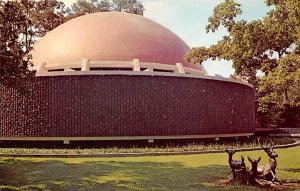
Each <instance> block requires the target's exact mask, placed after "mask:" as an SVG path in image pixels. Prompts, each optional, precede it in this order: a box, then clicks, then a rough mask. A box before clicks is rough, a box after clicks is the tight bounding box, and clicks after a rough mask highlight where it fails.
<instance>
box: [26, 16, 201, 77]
mask: <svg viewBox="0 0 300 191" xmlns="http://www.w3.org/2000/svg"><path fill="white" fill-rule="evenodd" d="M189 49H190V48H189V47H188V46H187V45H186V44H185V43H184V42H183V41H182V40H181V39H180V38H179V37H178V36H177V35H176V34H174V33H173V32H171V31H170V30H168V29H167V28H165V27H163V26H162V25H160V24H158V23H156V22H153V21H152V20H149V19H147V18H145V17H143V16H138V15H133V14H128V13H119V12H118V13H117V12H105V13H94V14H89V15H85V16H81V17H78V18H75V19H72V20H70V21H68V22H66V23H64V24H62V25H60V26H58V27H57V28H55V29H54V30H52V31H51V32H49V33H48V34H47V35H45V37H43V38H42V39H41V40H40V41H39V42H38V43H36V45H35V46H34V50H33V52H32V56H33V63H34V65H38V64H39V63H42V62H45V63H47V65H51V64H56V65H57V64H59V63H61V62H68V61H78V60H81V59H83V58H87V59H89V60H91V61H130V60H133V59H139V60H140V61H142V62H154V63H163V64H172V65H174V64H176V63H178V62H180V63H182V64H183V66H184V67H189V68H194V69H199V70H202V71H204V73H206V72H205V69H204V68H203V67H202V66H196V65H192V64H188V63H186V62H185V61H184V60H183V57H184V55H185V54H186V53H187V52H188V51H189Z"/></svg>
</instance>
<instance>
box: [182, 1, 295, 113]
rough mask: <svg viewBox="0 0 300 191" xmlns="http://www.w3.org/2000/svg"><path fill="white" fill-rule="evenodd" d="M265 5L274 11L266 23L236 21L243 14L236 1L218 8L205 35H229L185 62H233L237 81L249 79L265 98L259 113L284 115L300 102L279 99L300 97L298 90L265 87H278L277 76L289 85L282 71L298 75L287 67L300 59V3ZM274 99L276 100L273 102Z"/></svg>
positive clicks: (197, 49) (225, 2) (187, 56)
mask: <svg viewBox="0 0 300 191" xmlns="http://www.w3.org/2000/svg"><path fill="white" fill-rule="evenodd" d="M266 4H267V5H268V6H272V7H274V8H273V9H272V10H271V11H269V12H268V13H267V15H266V17H265V18H264V19H263V20H259V19H258V20H253V21H250V22H248V21H245V20H237V19H236V16H238V15H239V14H241V13H242V11H241V9H240V4H238V3H236V2H235V1H234V0H225V1H224V2H222V3H220V4H219V5H217V6H216V7H215V9H214V11H213V15H212V16H211V17H209V19H208V25H207V26H206V31H207V32H210V31H212V32H215V31H216V30H217V29H218V28H219V27H220V26H221V25H222V26H224V27H225V28H226V29H227V32H228V35H226V36H224V37H223V39H221V40H220V41H218V42H217V44H215V45H212V46H210V47H208V48H206V47H199V48H193V49H192V50H191V51H190V52H189V53H188V54H187V55H186V57H185V58H186V60H187V61H190V62H192V63H197V62H198V63H202V62H203V61H205V60H207V59H225V60H231V61H232V63H233V67H234V69H235V77H236V78H242V79H246V80H247V81H248V82H249V83H251V84H253V85H254V87H256V88H257V87H258V90H259V91H260V92H261V94H262V95H265V97H263V98H261V99H260V107H259V108H258V110H259V111H260V112H262V113H272V112H273V113H274V112H275V113H276V112H277V114H278V113H279V111H283V112H284V107H286V106H287V105H288V106H289V107H294V106H295V104H294V102H293V103H292V102H290V101H291V100H294V101H295V102H297V103H298V102H299V100H298V99H289V101H287V102H285V104H282V103H280V102H279V100H278V99H277V98H281V97H282V96H283V94H284V93H285V92H297V93H298V94H300V92H299V88H298V89H297V88H296V87H294V86H290V87H289V88H290V89H288V90H286V91H283V90H282V87H281V88H280V87H279V86H272V87H273V88H264V87H268V86H269V85H270V84H272V83H274V84H276V80H274V78H275V76H276V79H277V78H284V79H286V80H285V81H284V82H285V83H287V82H290V81H289V80H287V78H288V76H287V75H279V74H280V72H282V70H283V69H285V70H286V71H294V73H293V74H294V75H296V74H298V73H297V72H296V71H295V70H293V69H292V68H290V67H292V66H293V65H292V64H288V63H289V62H293V63H294V62H295V59H296V60H297V59H299V57H298V56H295V55H299V52H300V49H299V45H300V27H299V26H300V2H299V1H298V0H267V1H266ZM293 47H294V48H293ZM283 65H285V67H287V68H285V67H283ZM288 68H289V69H288ZM258 71H262V72H263V73H264V74H265V77H263V78H262V79H260V78H259V77H257V72H258ZM279 76H280V77H279ZM272 80H274V81H272ZM276 88H277V89H276ZM279 89H280V90H279ZM274 95H276V96H275V97H276V99H275V97H274ZM272 96H273V98H274V99H273V98H272V99H271V97H272ZM283 97H284V96H283ZM274 101H277V102H278V103H277V104H276V105H277V107H276V108H277V109H274V108H275V107H272V106H271V105H274V104H273V102H274ZM268 104H269V106H267V105H268ZM284 105H285V106H284ZM296 105H297V104H296ZM278 108H280V109H278ZM278 116H279V114H278Z"/></svg>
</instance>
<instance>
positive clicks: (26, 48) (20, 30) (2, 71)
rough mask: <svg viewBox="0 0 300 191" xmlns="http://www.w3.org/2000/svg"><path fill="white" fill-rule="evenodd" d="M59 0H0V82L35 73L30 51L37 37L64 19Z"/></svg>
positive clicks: (62, 7) (7, 81) (5, 82)
mask: <svg viewBox="0 0 300 191" xmlns="http://www.w3.org/2000/svg"><path fill="white" fill-rule="evenodd" d="M66 13H67V9H65V7H64V4H63V3H62V2H59V1H56V0H48V1H30V0H21V1H0V83H1V84H5V85H10V84H12V83H17V82H21V81H23V80H24V79H25V78H27V77H30V76H32V75H33V74H34V72H33V71H30V70H29V69H28V68H29V67H30V66H31V62H30V59H31V55H30V51H31V50H32V46H33V44H34V42H35V40H36V38H37V37H41V36H43V35H44V34H45V33H46V32H47V31H49V30H52V29H53V28H55V27H56V26H58V25H59V24H61V23H63V22H64V21H65V18H64V17H65V14H66Z"/></svg>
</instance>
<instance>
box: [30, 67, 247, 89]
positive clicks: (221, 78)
mask: <svg viewBox="0 0 300 191" xmlns="http://www.w3.org/2000/svg"><path fill="white" fill-rule="evenodd" d="M184 69H185V70H186V68H184ZM69 75H70V76H81V75H123V76H168V77H183V78H197V79H207V80H217V81H224V82H233V83H237V84H242V85H246V86H249V87H251V88H253V86H252V85H251V84H249V83H247V82H244V81H241V80H235V79H230V78H223V77H216V76H204V75H193V74H180V73H169V72H149V71H142V72H132V71H87V72H80V71H75V72H48V73H37V74H36V76H69Z"/></svg>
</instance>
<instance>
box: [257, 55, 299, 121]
mask: <svg viewBox="0 0 300 191" xmlns="http://www.w3.org/2000/svg"><path fill="white" fill-rule="evenodd" d="M258 91H259V92H261V93H263V94H264V97H262V98H260V107H259V111H260V112H262V113H267V116H268V117H269V118H271V119H273V120H272V122H273V123H275V125H281V124H283V123H288V121H286V120H288V119H286V118H284V117H283V115H284V114H285V113H286V112H288V111H287V110H294V111H295V115H297V116H295V117H296V118H294V120H295V122H296V121H300V116H299V115H300V55H297V54H290V55H286V56H283V57H282V58H281V59H279V60H278V66H277V67H276V68H275V69H274V70H272V71H271V72H270V73H269V74H268V75H266V76H264V77H263V78H262V79H261V80H260V81H259V88H258ZM268 112H269V113H268ZM297 113H298V114H297Z"/></svg>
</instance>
